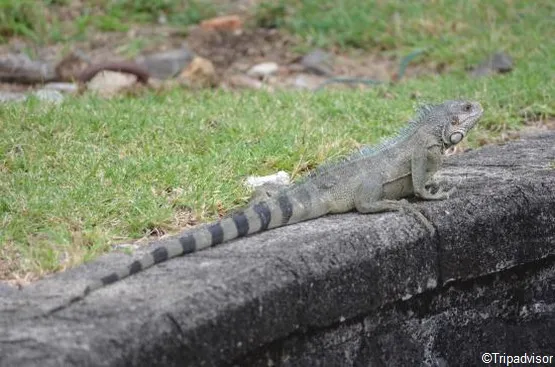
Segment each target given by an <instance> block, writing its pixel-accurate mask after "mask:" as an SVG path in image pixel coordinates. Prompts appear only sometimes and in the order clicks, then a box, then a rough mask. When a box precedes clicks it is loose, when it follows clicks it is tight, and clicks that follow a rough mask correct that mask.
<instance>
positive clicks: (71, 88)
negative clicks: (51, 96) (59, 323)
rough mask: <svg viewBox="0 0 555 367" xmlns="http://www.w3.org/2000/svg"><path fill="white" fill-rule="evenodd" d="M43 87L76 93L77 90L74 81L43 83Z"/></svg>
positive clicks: (77, 87)
mask: <svg viewBox="0 0 555 367" xmlns="http://www.w3.org/2000/svg"><path fill="white" fill-rule="evenodd" d="M43 89H46V90H57V91H59V92H64V93H77V92H78V91H79V86H78V85H77V84H75V83H54V82H52V83H47V84H45V85H44V87H43Z"/></svg>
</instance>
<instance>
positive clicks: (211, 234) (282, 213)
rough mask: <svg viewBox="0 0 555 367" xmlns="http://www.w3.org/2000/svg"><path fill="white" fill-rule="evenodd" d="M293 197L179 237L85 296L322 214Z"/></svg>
mask: <svg viewBox="0 0 555 367" xmlns="http://www.w3.org/2000/svg"><path fill="white" fill-rule="evenodd" d="M301 191H304V190H301ZM291 194H292V193H291V192H290V193H281V194H280V195H278V196H277V197H276V198H275V199H271V200H268V201H262V202H259V203H257V204H254V205H252V206H249V207H247V208H245V209H243V210H242V211H240V212H237V213H234V214H231V215H230V216H228V217H226V218H223V219H221V220H219V221H217V222H214V223H210V224H206V225H204V226H201V227H199V228H195V229H192V230H188V231H186V232H184V233H183V234H182V235H180V236H179V237H177V238H174V239H172V240H170V241H168V242H167V243H164V244H163V245H161V246H160V247H158V248H156V249H154V250H153V251H152V252H150V253H148V254H146V255H145V256H144V257H143V258H141V259H139V260H135V261H134V262H132V263H131V264H130V265H129V266H127V267H125V268H122V269H120V270H119V271H116V272H113V273H111V274H110V275H107V276H105V277H103V278H101V279H99V280H97V281H95V282H93V283H91V284H90V285H89V286H88V287H87V288H86V289H85V292H84V294H85V295H87V294H89V293H90V292H92V291H94V290H96V289H98V288H101V287H103V286H106V285H108V284H111V283H114V282H117V281H119V280H121V279H123V278H126V277H128V276H131V275H133V274H136V273H138V272H140V271H142V270H145V269H147V268H150V267H151V266H153V265H156V264H159V263H161V262H164V261H166V260H168V259H171V258H174V257H177V256H182V255H186V254H190V253H192V252H196V251H200V250H203V249H206V248H209V247H212V246H216V245H219V244H221V243H223V242H226V241H230V240H233V239H235V238H239V237H243V236H246V235H249V234H252V233H257V232H261V231H265V230H267V229H270V228H275V227H280V226H284V225H287V224H292V223H296V222H299V221H302V220H307V219H311V218H315V217H317V216H320V215H322V214H320V215H310V214H311V213H310V211H311V210H310V205H307V203H309V202H310V200H308V202H307V200H296V199H294V198H292V197H291ZM305 195H306V193H305Z"/></svg>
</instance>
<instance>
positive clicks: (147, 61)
mask: <svg viewBox="0 0 555 367" xmlns="http://www.w3.org/2000/svg"><path fill="white" fill-rule="evenodd" d="M194 56H195V55H194V54H193V52H191V51H190V50H189V49H188V48H186V47H182V48H179V49H175V50H169V51H165V52H159V53H155V54H152V55H146V56H139V57H137V58H136V59H135V62H137V64H139V65H141V66H142V67H144V68H145V69H147V70H148V72H149V73H150V75H152V76H153V77H155V78H158V79H169V78H173V77H175V76H176V75H178V74H179V73H180V72H181V71H182V70H183V69H184V68H185V67H186V66H187V65H188V64H189V63H190V62H191V61H192V60H193V58H194Z"/></svg>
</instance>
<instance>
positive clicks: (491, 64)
mask: <svg viewBox="0 0 555 367" xmlns="http://www.w3.org/2000/svg"><path fill="white" fill-rule="evenodd" d="M511 70H513V59H512V58H511V56H509V55H508V54H507V53H505V52H497V53H494V54H493V55H491V56H490V57H489V58H488V59H487V60H485V61H484V62H482V63H481V64H480V65H479V66H477V67H476V68H475V69H474V70H472V72H471V75H472V76H474V77H481V76H487V75H491V74H495V73H508V72H510V71H511Z"/></svg>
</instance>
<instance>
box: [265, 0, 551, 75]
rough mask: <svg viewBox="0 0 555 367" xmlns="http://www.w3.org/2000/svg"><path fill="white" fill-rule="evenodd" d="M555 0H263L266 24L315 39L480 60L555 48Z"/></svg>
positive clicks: (315, 42) (464, 62)
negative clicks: (504, 53) (494, 54)
mask: <svg viewBox="0 0 555 367" xmlns="http://www.w3.org/2000/svg"><path fill="white" fill-rule="evenodd" d="M554 17H555V3H553V2H552V1H549V0H539V1H526V0H520V1H519V0H505V1H502V0H494V1H481V0H469V1H459V0H430V1H403V0H389V1H381V0H368V1H359V0H338V1H331V0H326V1H322V0H302V1H297V0H278V1H264V2H262V3H261V4H260V5H259V8H258V11H257V13H256V15H255V20H258V23H259V24H262V25H264V24H275V25H280V26H283V27H285V28H287V29H289V30H290V31H292V32H293V33H295V34H297V35H300V36H301V37H303V38H304V39H305V40H306V42H308V43H309V44H310V45H312V46H320V47H329V46H332V45H339V46H342V47H346V48H348V47H356V48H363V49H373V50H379V51H382V52H383V51H386V52H389V53H392V54H394V55H402V54H406V53H407V52H409V51H411V50H413V49H417V48H418V49H420V48H425V49H428V50H429V57H430V58H431V59H434V60H437V61H440V62H446V63H449V64H454V65H456V66H470V65H474V64H475V63H476V62H477V61H478V60H480V59H481V58H482V57H483V56H484V55H486V54H488V53H490V52H493V51H497V50H498V49H505V50H506V51H509V52H510V53H511V54H512V55H513V56H515V57H517V58H521V57H522V58H526V59H529V58H535V57H538V56H544V55H545V54H546V52H549V51H553V45H554V41H553V29H554V26H555V20H554V19H555V18H554Z"/></svg>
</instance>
